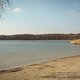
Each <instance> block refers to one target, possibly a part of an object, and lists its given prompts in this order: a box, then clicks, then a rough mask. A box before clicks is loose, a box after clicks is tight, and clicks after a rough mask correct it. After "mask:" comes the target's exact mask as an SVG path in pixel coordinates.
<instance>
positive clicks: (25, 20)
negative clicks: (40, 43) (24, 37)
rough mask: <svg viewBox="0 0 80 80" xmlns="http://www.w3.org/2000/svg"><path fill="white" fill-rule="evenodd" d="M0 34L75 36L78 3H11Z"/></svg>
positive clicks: (60, 0) (43, 0)
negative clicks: (72, 34)
mask: <svg viewBox="0 0 80 80" xmlns="http://www.w3.org/2000/svg"><path fill="white" fill-rule="evenodd" d="M11 3H12V5H11V8H7V11H6V13H5V14H3V19H1V20H0V34H27V33H28V34H32V33H33V34H46V33H79V32H80V0H13V2H11Z"/></svg>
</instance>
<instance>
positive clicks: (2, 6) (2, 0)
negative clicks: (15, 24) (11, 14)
mask: <svg viewBox="0 0 80 80" xmlns="http://www.w3.org/2000/svg"><path fill="white" fill-rule="evenodd" d="M8 5H10V0H0V17H1V16H2V14H3V13H4V12H5V11H6V8H7V6H8Z"/></svg>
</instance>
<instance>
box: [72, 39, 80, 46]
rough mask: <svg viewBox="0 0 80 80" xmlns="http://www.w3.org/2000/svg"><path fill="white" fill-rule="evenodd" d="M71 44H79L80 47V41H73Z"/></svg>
mask: <svg viewBox="0 0 80 80" xmlns="http://www.w3.org/2000/svg"><path fill="white" fill-rule="evenodd" d="M71 43H72V44H79V45H80V39H77V40H72V41H71Z"/></svg>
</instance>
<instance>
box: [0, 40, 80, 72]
mask: <svg viewBox="0 0 80 80" xmlns="http://www.w3.org/2000/svg"><path fill="white" fill-rule="evenodd" d="M74 54H80V45H73V44H70V43H69V41H63V40H60V41H58V40H51V41H46V40H44V41H37V40H36V41H24V40H23V41H16V40H15V41H10V40H4V41H0V70H1V69H8V68H13V67H15V66H21V65H25V64H31V63H36V62H41V61H44V60H49V59H55V58H57V57H62V56H69V55H74Z"/></svg>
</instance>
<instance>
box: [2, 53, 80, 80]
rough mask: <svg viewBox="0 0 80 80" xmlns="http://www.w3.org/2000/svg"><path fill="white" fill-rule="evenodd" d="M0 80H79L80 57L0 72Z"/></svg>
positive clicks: (59, 59) (65, 58)
mask: <svg viewBox="0 0 80 80" xmlns="http://www.w3.org/2000/svg"><path fill="white" fill-rule="evenodd" d="M0 80H80V55H75V56H70V57H64V58H58V59H56V60H49V61H45V62H41V63H36V64H31V65H25V66H22V67H18V68H14V69H9V70H2V71H0Z"/></svg>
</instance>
